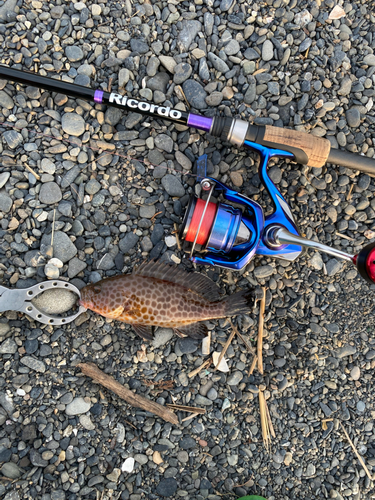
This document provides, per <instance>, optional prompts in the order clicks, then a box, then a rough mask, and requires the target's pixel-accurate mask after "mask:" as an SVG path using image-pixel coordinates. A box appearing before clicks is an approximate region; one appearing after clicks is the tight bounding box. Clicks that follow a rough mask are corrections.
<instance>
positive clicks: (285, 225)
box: [180, 141, 375, 283]
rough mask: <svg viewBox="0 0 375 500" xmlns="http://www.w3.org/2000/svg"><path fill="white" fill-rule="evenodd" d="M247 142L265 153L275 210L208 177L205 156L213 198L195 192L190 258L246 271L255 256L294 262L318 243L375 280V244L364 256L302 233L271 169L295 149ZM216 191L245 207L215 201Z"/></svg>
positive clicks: (184, 232)
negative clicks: (276, 159) (268, 210)
mask: <svg viewBox="0 0 375 500" xmlns="http://www.w3.org/2000/svg"><path fill="white" fill-rule="evenodd" d="M245 146H247V147H248V148H250V149H252V150H253V151H255V152H257V153H258V154H259V155H260V165H259V178H260V180H261V182H262V183H263V184H264V186H265V188H266V189H267V191H268V194H269V196H270V198H271V201H272V204H273V206H274V211H273V213H272V214H270V215H267V216H264V213H263V210H262V208H261V206H260V205H259V204H258V203H256V202H255V201H253V200H251V199H249V198H247V197H246V196H244V195H242V194H240V193H237V192H236V191H234V190H233V189H231V188H229V187H228V186H226V185H225V184H223V183H222V182H220V181H218V180H216V179H213V178H210V177H206V167H207V155H203V156H201V157H199V159H198V162H197V174H198V180H200V184H201V187H202V193H206V194H207V198H206V200H203V199H202V198H198V197H197V196H195V195H193V196H192V197H191V198H190V202H189V205H188V207H187V210H186V212H185V216H184V219H183V222H182V226H181V228H180V238H181V240H183V242H184V247H183V249H184V250H185V251H186V252H187V253H189V256H190V259H191V260H192V261H193V262H195V263H197V264H204V265H212V266H219V267H224V268H227V269H232V270H240V269H243V268H244V267H245V266H246V265H247V264H248V263H249V262H250V260H251V259H252V258H253V257H254V255H264V256H267V257H274V258H278V259H283V260H287V261H290V262H293V261H294V260H295V259H297V257H298V256H299V255H300V254H301V252H302V249H303V247H304V248H315V249H317V250H319V251H321V252H324V253H327V254H330V255H333V256H334V257H338V258H340V259H344V260H347V261H351V262H353V264H354V265H356V266H357V269H358V271H359V273H360V275H361V276H362V277H363V278H364V279H365V280H366V281H368V282H369V283H375V243H370V244H369V245H367V246H366V247H364V248H363V249H362V250H361V251H360V252H359V254H358V255H350V254H348V253H345V252H342V251H341V250H336V249H335V248H331V247H329V246H327V245H323V244H322V243H319V242H316V241H312V240H308V239H306V238H303V237H302V236H300V234H299V231H298V229H297V226H296V223H295V221H294V218H293V215H292V213H291V210H290V208H289V205H288V204H287V202H286V201H285V199H284V197H283V196H282V194H281V193H280V191H279V190H278V189H277V187H276V186H275V184H274V183H273V182H272V180H271V178H270V177H269V175H268V172H267V167H268V163H269V161H270V159H271V158H274V157H279V158H293V154H292V153H289V152H287V151H282V150H279V149H269V148H267V147H265V146H262V145H259V144H256V143H254V142H250V141H245ZM214 190H216V191H219V192H221V193H222V194H223V197H224V199H225V200H226V201H228V202H231V203H234V204H236V205H240V208H236V207H234V206H232V205H230V204H227V203H214V202H212V201H210V200H211V196H212V193H213V191H214Z"/></svg>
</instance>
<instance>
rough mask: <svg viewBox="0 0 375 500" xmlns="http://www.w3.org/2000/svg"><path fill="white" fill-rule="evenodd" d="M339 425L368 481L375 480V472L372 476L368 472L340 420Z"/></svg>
mask: <svg viewBox="0 0 375 500" xmlns="http://www.w3.org/2000/svg"><path fill="white" fill-rule="evenodd" d="M340 425H341V428H342V430H343V431H344V434H345V436H346V439H347V440H348V441H349V443H350V446H351V447H352V448H353V451H354V453H355V455H356V457H357V458H358V460H359V462H360V464H361V465H362V467H363V469H364V471H365V472H366V474H367V477H368V478H369V479H370V481H374V480H375V474H374V475H373V476H372V475H371V474H370V471H369V470H368V468H367V465H366V464H365V462H364V460H363V458H362V457H361V455H360V454H359V453H358V451H357V449H356V447H355V446H354V444H353V441H352V440H351V439H350V437H349V434H348V433H347V432H346V429H345V427H344V426H343V425H342V423H341V422H340Z"/></svg>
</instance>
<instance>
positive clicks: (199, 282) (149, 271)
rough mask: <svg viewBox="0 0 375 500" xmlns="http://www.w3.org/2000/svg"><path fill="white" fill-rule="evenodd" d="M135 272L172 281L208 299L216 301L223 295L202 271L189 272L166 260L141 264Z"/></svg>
mask: <svg viewBox="0 0 375 500" xmlns="http://www.w3.org/2000/svg"><path fill="white" fill-rule="evenodd" d="M134 274H138V275H139V276H145V277H147V278H156V279H159V280H164V281H170V282H172V283H175V284H176V285H180V286H183V287H184V288H187V289H189V290H192V291H193V292H195V293H197V294H199V295H200V296H201V297H203V298H204V299H206V300H209V301H212V302H215V301H217V300H220V299H221V298H222V297H223V293H222V292H221V290H220V288H219V287H218V286H217V285H216V283H214V282H213V281H212V280H211V279H210V278H208V277H207V276H205V275H204V274H201V273H196V272H188V271H185V270H184V269H179V268H178V267H176V266H171V265H169V264H167V263H165V262H160V261H156V262H155V261H154V260H151V261H149V262H145V263H143V264H141V266H140V267H139V268H138V269H136V270H135V271H134Z"/></svg>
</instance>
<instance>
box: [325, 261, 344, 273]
mask: <svg viewBox="0 0 375 500" xmlns="http://www.w3.org/2000/svg"><path fill="white" fill-rule="evenodd" d="M326 269H327V274H328V276H334V275H335V274H337V273H339V272H340V271H341V269H342V262H341V261H338V260H336V259H330V260H329V261H328V262H327V264H326Z"/></svg>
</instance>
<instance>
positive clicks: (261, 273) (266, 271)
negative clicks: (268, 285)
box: [254, 265, 273, 279]
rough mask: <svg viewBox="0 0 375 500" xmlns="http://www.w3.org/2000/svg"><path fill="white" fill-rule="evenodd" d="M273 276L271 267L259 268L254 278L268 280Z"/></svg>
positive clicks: (256, 269)
mask: <svg viewBox="0 0 375 500" xmlns="http://www.w3.org/2000/svg"><path fill="white" fill-rule="evenodd" d="M272 274H273V267H272V266H270V265H266V266H258V267H256V268H255V269H254V276H255V277H256V278H258V279H263V278H268V276H271V275H272Z"/></svg>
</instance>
